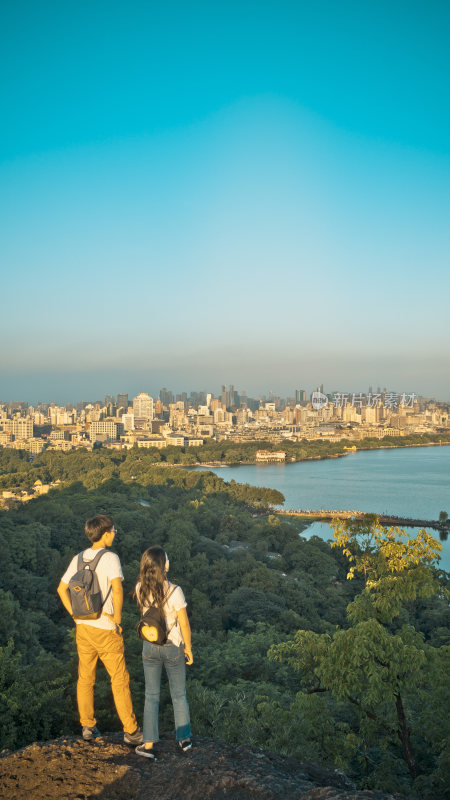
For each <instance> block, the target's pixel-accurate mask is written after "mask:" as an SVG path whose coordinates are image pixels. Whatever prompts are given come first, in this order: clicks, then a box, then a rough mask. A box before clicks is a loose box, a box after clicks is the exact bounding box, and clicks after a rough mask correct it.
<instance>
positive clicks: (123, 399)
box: [117, 394, 128, 411]
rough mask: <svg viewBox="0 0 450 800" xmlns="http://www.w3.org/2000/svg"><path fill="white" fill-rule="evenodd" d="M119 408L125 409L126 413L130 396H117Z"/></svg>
mask: <svg viewBox="0 0 450 800" xmlns="http://www.w3.org/2000/svg"><path fill="white" fill-rule="evenodd" d="M117 407H118V408H123V409H125V411H126V410H127V408H128V395H127V394H118V395H117Z"/></svg>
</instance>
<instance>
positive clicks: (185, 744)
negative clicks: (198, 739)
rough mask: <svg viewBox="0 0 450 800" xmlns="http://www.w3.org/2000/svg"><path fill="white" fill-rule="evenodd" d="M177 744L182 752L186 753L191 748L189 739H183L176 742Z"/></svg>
mask: <svg viewBox="0 0 450 800" xmlns="http://www.w3.org/2000/svg"><path fill="white" fill-rule="evenodd" d="M178 746H179V747H180V748H181V750H182V751H183V753H187V751H188V750H192V742H191V740H190V739H183V741H182V742H178Z"/></svg>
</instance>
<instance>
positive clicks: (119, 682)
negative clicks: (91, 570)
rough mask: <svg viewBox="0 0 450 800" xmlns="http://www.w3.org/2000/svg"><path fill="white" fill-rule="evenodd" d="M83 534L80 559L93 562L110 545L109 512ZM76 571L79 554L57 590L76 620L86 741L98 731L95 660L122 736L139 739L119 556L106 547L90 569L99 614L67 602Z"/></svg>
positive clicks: (80, 704)
mask: <svg viewBox="0 0 450 800" xmlns="http://www.w3.org/2000/svg"><path fill="white" fill-rule="evenodd" d="M84 530H85V533H86V536H87V537H88V539H89V540H90V542H91V547H89V548H88V549H87V550H85V551H84V552H83V560H84V562H89V561H92V560H93V559H94V558H95V557H96V556H97V555H98V551H99V550H101V549H103V548H109V547H111V545H112V543H113V541H114V537H115V535H116V529H115V528H114V525H113V521H112V519H111V517H108V516H107V515H106V514H100V515H99V516H96V517H92V518H91V519H88V520H87V522H86V525H85V528H84ZM77 571H78V556H74V557H73V559H72V561H71V562H70V564H69V567H68V568H67V570H66V572H65V573H64V575H63V576H62V578H61V581H60V584H59V586H58V589H57V592H58V594H59V596H60V598H61V601H62V603H63V605H64V608H65V609H66V610H67V611H68V612H69V614H70V615H71V616H72V617H73V618H74V620H75V622H76V641H77V651H78V661H79V663H78V683H77V701H78V711H79V714H80V722H81V726H82V728H83V739H86V740H87V741H89V740H90V739H92V738H94V737H95V736H98V735H99V731H98V729H97V728H96V719H95V717H94V684H95V670H96V666H97V661H98V659H99V658H100V659H101V661H103V664H104V665H105V667H106V669H107V671H108V673H109V676H110V679H111V688H112V691H113V696H114V702H115V705H116V710H117V713H118V715H119V717H120V720H121V722H122V725H123V730H124V737H123V738H124V741H125V742H126V743H127V744H132V745H135V744H140V742H142V731H141V729H140V728H139V727H138V724H137V722H136V717H135V715H134V713H133V704H132V701H131V694H130V676H129V675H128V671H127V668H126V666H125V654H124V646H123V638H122V628H121V627H120V622H121V619H122V604H123V589H122V581H123V573H122V568H121V566H120V560H119V557H118V556H117V555H116V554H115V553H111V552H106V553H103V555H102V556H101V557H100V560H99V561H98V564H97V567H96V570H95V573H96V575H97V578H98V582H99V585H100V590H101V595H102V602H103V607H102V610H101V615H100V616H99V617H98V619H84V618H79V619H77V618H76V617H74V614H73V610H72V605H71V602H70V592H69V582H70V579H71V578H72V577H73V575H75V573H76V572H77Z"/></svg>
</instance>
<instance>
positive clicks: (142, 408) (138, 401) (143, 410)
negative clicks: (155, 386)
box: [133, 392, 153, 422]
mask: <svg viewBox="0 0 450 800" xmlns="http://www.w3.org/2000/svg"><path fill="white" fill-rule="evenodd" d="M133 414H134V418H135V420H137V419H145V420H147V421H148V422H150V421H151V420H152V419H153V397H150V395H148V394H147V393H146V392H141V393H140V394H138V395H137V397H135V398H134V399H133Z"/></svg>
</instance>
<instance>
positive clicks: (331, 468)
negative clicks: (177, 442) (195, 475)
mask: <svg viewBox="0 0 450 800" xmlns="http://www.w3.org/2000/svg"><path fill="white" fill-rule="evenodd" d="M199 469H204V468H203V467H199ZM207 469H209V468H207ZM211 472H215V473H216V475H219V476H220V477H221V478H223V480H225V481H230V480H235V481H237V482H238V483H250V484H251V485H253V486H269V487H270V488H272V489H278V490H279V491H280V492H282V493H283V495H284V496H285V503H284V505H283V506H282V507H283V508H286V509H297V508H302V509H308V508H310V509H314V510H316V509H350V510H355V511H368V512H374V513H378V514H384V513H387V514H396V515H397V516H406V517H415V518H419V519H429V520H435V519H438V517H439V512H440V511H448V512H449V515H450V447H445V446H443V447H405V448H399V449H387V450H368V451H359V452H356V453H350V454H349V455H347V456H345V457H344V458H331V459H323V460H321V461H299V462H297V463H295V464H263V465H254V464H252V465H248V466H247V465H243V466H238V467H219V468H217V469H214V468H211ZM410 531H411V532H412V533H413V535H414V532H415V533H417V531H418V528H411V529H410ZM429 532H430V533H431V534H432V535H433V536H434V537H435V538H436V539H438V540H439V533H438V532H437V531H434V530H432V529H429ZM313 534H315V535H317V536H321V537H322V538H323V539H330V538H331V535H332V531H331V528H330V526H329V525H328V524H327V523H324V522H314V523H312V524H311V525H310V526H309V528H308V529H307V531H305V534H304V535H309V536H312V535H313ZM441 544H442V546H443V550H442V554H441V564H440V566H441V567H442V568H443V569H446V570H448V571H450V541H449V540H447V541H444V542H441Z"/></svg>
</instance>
